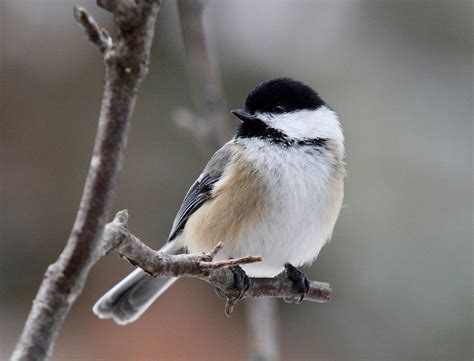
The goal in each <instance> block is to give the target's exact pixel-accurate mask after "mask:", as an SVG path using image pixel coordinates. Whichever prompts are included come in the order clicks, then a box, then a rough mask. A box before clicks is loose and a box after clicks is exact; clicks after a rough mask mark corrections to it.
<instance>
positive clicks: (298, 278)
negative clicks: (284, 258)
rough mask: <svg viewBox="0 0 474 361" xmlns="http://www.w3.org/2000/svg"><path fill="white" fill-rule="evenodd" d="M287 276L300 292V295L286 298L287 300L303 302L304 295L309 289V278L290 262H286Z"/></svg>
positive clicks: (289, 301)
mask: <svg viewBox="0 0 474 361" xmlns="http://www.w3.org/2000/svg"><path fill="white" fill-rule="evenodd" d="M285 271H286V277H287V278H288V279H289V280H290V281H291V282H292V283H293V286H294V287H295V289H296V290H297V292H298V293H299V294H300V297H299V298H297V299H295V298H285V301H286V302H288V303H292V302H295V303H297V304H298V303H301V302H303V300H304V296H305V295H306V293H308V291H309V280H308V277H306V275H305V274H304V273H303V272H301V271H300V270H298V269H297V268H296V267H295V266H293V265H292V264H290V263H285Z"/></svg>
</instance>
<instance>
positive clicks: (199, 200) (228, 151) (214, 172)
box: [168, 142, 237, 242]
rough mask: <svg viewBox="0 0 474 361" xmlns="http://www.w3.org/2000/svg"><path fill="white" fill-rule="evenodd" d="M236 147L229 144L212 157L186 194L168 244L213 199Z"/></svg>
mask: <svg viewBox="0 0 474 361" xmlns="http://www.w3.org/2000/svg"><path fill="white" fill-rule="evenodd" d="M236 147H237V146H236V145H235V144H234V143H232V142H228V143H226V144H225V145H224V146H223V147H222V148H221V149H219V150H218V151H217V152H216V153H214V155H213V156H212V157H211V159H210V160H209V162H208V163H207V165H206V167H205V168H204V170H203V172H202V173H201V175H200V176H199V178H198V179H197V180H196V181H195V182H194V183H193V185H192V186H191V188H189V190H188V192H187V193H186V196H185V197H184V200H183V203H182V204H181V207H180V208H179V211H178V213H177V214H176V217H175V219H174V221H173V227H172V228H171V232H170V235H169V237H168V242H170V241H172V240H174V239H175V238H176V236H177V235H179V234H180V233H181V232H182V231H183V229H184V226H185V225H186V222H187V221H188V219H189V217H190V216H191V215H192V214H193V213H194V212H196V211H197V210H198V209H199V208H200V207H201V206H202V205H203V204H204V203H205V202H206V201H207V200H209V199H211V198H213V193H212V190H213V189H214V185H215V183H216V182H217V181H218V180H219V179H220V178H221V176H222V174H223V173H224V169H225V168H226V166H227V164H228V163H229V161H230V159H231V158H232V156H233V154H234V151H235V148H236Z"/></svg>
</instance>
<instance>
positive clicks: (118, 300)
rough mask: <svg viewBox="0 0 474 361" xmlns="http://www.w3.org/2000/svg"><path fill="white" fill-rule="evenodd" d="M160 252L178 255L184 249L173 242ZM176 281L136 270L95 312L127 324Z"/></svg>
mask: <svg viewBox="0 0 474 361" xmlns="http://www.w3.org/2000/svg"><path fill="white" fill-rule="evenodd" d="M160 251H162V252H166V253H169V254H177V253H180V251H181V249H180V248H178V247H176V245H175V244H174V242H171V243H167V244H166V245H165V246H164V247H163V248H162V249H161V250H160ZM175 281H176V278H175V277H163V278H153V277H151V276H150V275H148V274H146V273H145V272H143V271H142V270H141V269H136V270H135V271H133V272H132V273H130V274H129V275H128V276H127V277H125V278H124V279H123V280H122V281H120V282H119V283H118V284H117V285H116V286H115V287H113V288H112V289H111V290H110V291H108V292H107V293H106V294H105V295H103V296H102V297H101V298H100V299H99V300H98V301H97V302H96V303H95V305H94V307H93V311H94V313H95V314H96V315H97V316H98V317H99V318H112V319H113V320H114V321H115V322H116V323H118V324H119V325H125V324H127V323H130V322H133V321H135V320H136V319H137V318H139V317H140V316H141V315H142V314H143V313H144V312H145V311H146V310H147V309H148V307H150V306H151V304H152V303H153V302H154V301H155V300H156V299H157V298H158V297H159V296H160V295H161V294H162V293H163V292H164V291H166V289H167V288H168V287H169V286H171V285H172V284H173V283H174V282H175Z"/></svg>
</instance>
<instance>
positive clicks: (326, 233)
mask: <svg viewBox="0 0 474 361" xmlns="http://www.w3.org/2000/svg"><path fill="white" fill-rule="evenodd" d="M245 146H246V148H248V150H249V151H250V154H251V159H250V161H251V162H253V163H254V166H255V169H257V170H258V171H259V173H260V175H263V181H264V182H266V183H267V184H268V187H266V189H268V191H267V192H266V194H264V195H262V197H263V198H262V202H263V203H264V206H263V210H264V211H263V212H262V214H261V216H260V217H259V218H258V219H256V220H255V222H252V223H251V224H249V229H245V230H242V231H241V232H239V237H238V238H239V239H237V240H235V241H234V242H232V243H231V244H229V245H228V246H227V247H225V249H224V252H225V255H224V256H227V257H242V256H248V255H261V256H263V258H264V261H263V262H261V263H257V264H251V265H246V266H244V267H243V268H244V270H245V271H246V272H247V273H248V274H249V276H254V277H255V276H259V277H272V276H275V275H276V274H278V273H280V272H281V271H282V270H283V268H284V264H285V263H287V262H289V263H291V264H293V265H295V266H300V265H302V264H305V263H310V262H312V261H313V260H314V259H315V258H316V257H317V255H318V254H319V251H320V250H321V248H322V246H323V245H324V244H325V243H326V242H327V241H328V240H329V239H330V237H331V233H332V230H333V228H334V224H335V222H336V219H337V216H338V214H339V210H340V207H341V204H342V197H343V176H344V172H343V169H336V168H337V167H335V164H336V163H337V162H335V159H334V154H333V153H332V152H330V151H328V150H327V149H322V148H319V149H318V148H316V147H288V148H285V147H282V146H277V145H268V143H267V142H264V141H261V140H251V141H249V140H247V142H246V143H245ZM339 163H340V167H343V166H342V162H340V159H339ZM338 166H339V165H338Z"/></svg>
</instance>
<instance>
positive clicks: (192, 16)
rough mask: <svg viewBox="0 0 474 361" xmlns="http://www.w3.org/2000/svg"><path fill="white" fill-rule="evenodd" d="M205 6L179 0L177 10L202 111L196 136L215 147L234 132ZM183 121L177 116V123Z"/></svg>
mask: <svg viewBox="0 0 474 361" xmlns="http://www.w3.org/2000/svg"><path fill="white" fill-rule="evenodd" d="M204 5H205V3H204V1H203V0H179V1H178V11H179V17H180V24H181V33H182V35H183V43H184V49H185V53H186V61H187V66H188V76H189V78H190V80H191V82H190V84H191V89H192V90H193V95H194V106H195V107H196V108H197V109H198V110H199V114H198V115H197V116H195V128H196V130H197V132H194V134H193V135H194V136H195V137H196V136H198V137H199V140H201V141H204V142H206V143H207V144H208V145H209V146H210V147H212V149H216V148H217V147H219V146H221V145H222V144H223V143H224V142H225V141H226V140H227V139H228V137H229V136H230V134H231V132H230V129H229V119H228V112H227V111H226V107H225V102H224V97H223V92H222V87H221V83H220V80H219V77H218V72H217V71H215V67H214V66H213V64H212V62H211V57H210V55H209V48H208V45H207V41H206V35H205V32H204V24H203V11H204ZM183 114H184V113H183V112H181V113H179V114H178V115H183ZM188 114H189V112H188ZM180 121H181V120H180V119H179V118H178V119H177V122H178V124H179V123H180ZM181 123H183V122H181Z"/></svg>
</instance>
